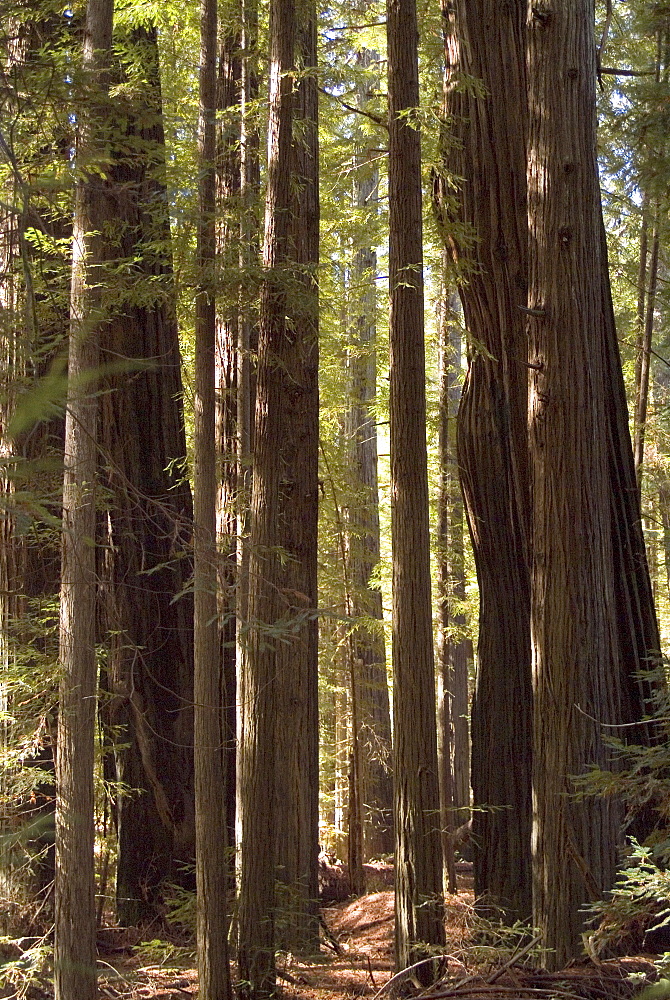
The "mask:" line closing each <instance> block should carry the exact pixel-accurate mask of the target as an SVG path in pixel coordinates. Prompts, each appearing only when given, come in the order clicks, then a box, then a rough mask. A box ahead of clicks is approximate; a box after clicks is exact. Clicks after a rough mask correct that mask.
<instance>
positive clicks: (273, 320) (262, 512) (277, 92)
mask: <svg viewBox="0 0 670 1000" xmlns="http://www.w3.org/2000/svg"><path fill="white" fill-rule="evenodd" d="M294 50H295V8H294V4H293V0H274V2H273V3H272V4H271V6H270V119H269V124H268V182H267V193H266V206H265V237H264V247H263V266H264V270H265V278H264V281H263V285H262V289H261V305H260V326H259V342H258V378H257V389H256V420H255V447H254V469H253V487H252V505H251V526H250V527H251V537H250V545H249V549H250V553H249V595H248V610H247V616H248V624H247V630H246V636H245V655H244V678H243V685H242V696H243V700H242V717H243V725H242V747H241V755H240V765H241V766H240V782H241V790H240V795H241V804H242V846H243V850H242V866H241V879H240V895H239V944H238V965H239V971H240V978H241V980H242V981H243V983H244V987H243V989H244V991H245V993H246V994H247V995H248V996H249V997H251V998H254V1000H255V998H259V1000H260V998H263V997H268V996H270V995H271V994H272V993H273V992H274V986H275V965H274V950H275V928H274V922H275V913H274V909H275V850H274V844H275V823H274V817H273V810H272V809H270V808H268V804H269V803H271V802H274V796H275V787H276V786H275V735H276V725H275V723H276V713H277V704H278V700H277V690H276V671H277V651H276V649H277V643H278V642H279V641H280V639H281V635H277V622H278V620H279V618H280V617H281V607H280V602H279V586H280V558H279V552H278V546H279V545H280V544H281V540H282V535H281V532H280V530H279V524H278V519H277V514H278V511H279V509H280V489H281V479H282V473H283V461H282V426H283V418H282V409H283V406H284V389H285V381H286V379H287V373H286V370H285V368H284V365H283V363H282V362H283V359H284V354H285V351H286V348H287V345H288V343H289V338H288V331H287V323H286V296H287V288H286V281H285V274H284V273H282V271H283V269H284V268H285V267H286V265H287V262H288V260H289V245H288V244H289V233H290V213H291V208H292V200H291V183H290V180H291V157H292V122H293V70H294ZM280 631H281V630H280ZM273 633H274V634H273Z"/></svg>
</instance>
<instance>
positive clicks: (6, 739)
mask: <svg viewBox="0 0 670 1000" xmlns="http://www.w3.org/2000/svg"><path fill="white" fill-rule="evenodd" d="M20 6H21V5H19V9H18V10H19V11H20ZM33 13H34V12H33V11H31V10H29V9H28V7H27V6H26V7H25V10H24V11H23V12H22V15H21V16H19V13H18V12H17V16H15V17H7V18H6V19H5V21H4V23H3V37H2V42H3V59H2V73H3V78H4V79H5V80H6V81H7V84H8V86H7V90H6V95H5V114H8V113H10V114H11V117H12V128H11V132H9V133H7V134H6V135H4V136H3V141H4V149H3V153H4V158H6V159H7V160H8V162H9V165H10V172H9V175H8V177H7V178H6V181H5V183H4V184H3V208H2V211H0V371H1V375H0V378H1V380H2V392H1V398H2V402H1V403H0V427H1V428H2V431H1V443H0V456H1V461H2V468H1V471H0V493H1V494H2V514H1V515H0V671H2V674H3V679H2V681H1V682H0V704H1V705H2V711H3V722H2V725H1V728H0V741H1V742H2V746H3V749H5V750H9V749H10V748H11V747H16V746H17V745H19V743H20V742H24V743H25V742H26V741H28V740H29V741H30V743H31V744H32V746H33V748H34V750H33V752H32V753H30V754H28V755H27V756H26V758H24V760H23V761H22V763H21V764H20V765H16V766H13V765H8V764H6V766H5V767H4V768H3V769H2V775H1V777H0V790H1V793H2V795H3V796H5V802H6V804H7V805H6V807H5V809H4V810H3V815H2V820H1V824H0V826H1V829H0V843H1V845H2V846H1V847H0V881H1V882H2V885H3V895H4V897H5V898H6V899H12V900H17V901H18V900H21V899H22V898H23V897H24V894H27V896H28V897H29V898H31V899H33V900H35V899H37V900H38V901H39V904H40V905H39V907H38V910H37V914H38V916H37V917H36V918H35V919H36V921H37V922H36V925H35V927H34V928H33V929H32V930H31V931H30V932H31V933H35V934H38V933H42V932H43V929H44V926H45V925H46V926H48V925H50V924H51V923H52V922H53V881H54V876H55V856H54V812H55V785H54V780H55V777H54V746H55V741H56V740H55V737H56V731H55V729H56V711H55V702H56V700H57V693H56V689H55V686H54V684H55V682H52V681H48V680H47V677H46V671H47V670H49V667H50V665H51V664H52V663H53V661H54V660H55V659H56V656H57V648H54V647H55V646H56V647H57V638H55V636H54V631H55V626H57V623H58V610H57V603H58V593H59V588H60V576H61V574H60V536H59V534H58V531H57V529H56V528H55V527H54V526H53V525H50V524H48V521H47V519H46V518H45V516H44V514H45V511H48V512H49V513H53V514H54V515H57V514H58V513H59V512H60V503H61V499H62V459H63V434H64V420H63V418H62V416H60V415H57V416H54V415H53V409H52V407H51V405H50V404H49V402H48V401H46V400H43V399H42V400H41V403H40V402H37V403H36V400H35V399H34V398H33V399H32V401H31V394H32V393H33V392H34V391H35V390H37V398H38V399H40V396H39V382H40V380H43V379H44V378H45V377H46V376H47V375H48V373H49V371H50V370H52V366H54V365H55V364H56V361H55V359H56V357H57V355H58V353H59V349H60V348H61V346H62V342H63V340H64V338H65V337H66V336H67V327H68V311H67V310H68V304H67V295H68V277H69V269H68V261H67V260H66V259H63V258H61V257H60V256H59V254H58V253H56V252H54V251H53V250H47V249H46V248H45V247H44V246H42V247H41V248H40V250H39V251H36V250H35V248H33V247H31V245H30V244H29V242H28V240H27V239H26V235H27V233H26V230H27V228H28V227H30V226H32V225H35V223H36V222H37V220H38V219H39V225H40V229H41V231H42V232H43V233H44V236H45V237H46V239H47V240H48V239H49V238H52V239H53V240H54V241H56V240H62V241H67V239H68V238H69V237H70V236H71V231H72V226H71V219H70V218H68V217H63V215H62V213H61V212H60V211H56V210H54V207H53V204H52V199H53V198H54V191H53V186H52V185H53V176H52V175H46V174H42V173H40V174H39V179H38V176H36V174H37V173H38V171H39V170H40V165H41V164H43V163H44V162H45V161H48V160H55V161H56V163H58V161H59V160H60V161H61V162H65V160H66V157H67V152H66V150H65V143H64V141H63V139H64V137H63V134H62V133H60V131H59V129H58V125H57V119H54V126H55V131H54V137H53V141H52V142H51V143H49V144H47V145H39V146H38V148H37V149H35V148H34V140H35V138H36V135H35V130H36V128H38V126H37V125H36V115H37V113H38V110H41V108H42V101H45V100H49V99H55V100H58V98H59V97H60V96H61V94H60V89H59V84H58V82H54V84H53V92H52V85H51V84H52V81H53V80H54V77H53V76H50V77H49V82H45V77H44V72H45V70H46V73H47V74H49V71H50V70H51V69H52V68H53V67H52V66H50V65H49V64H50V62H53V58H54V56H53V51H52V45H53V46H56V45H57V44H59V43H61V41H62V40H63V38H62V35H63V34H67V31H66V30H65V31H64V29H63V26H62V25H60V26H59V25H58V23H57V21H55V19H53V18H50V19H47V20H36V19H34V18H33V17H32V14H33ZM59 29H60V30H59ZM45 38H47V39H49V43H50V44H47V45H45V44H44V39H45ZM38 134H39V133H38ZM26 149H27V152H26ZM26 157H27V158H28V159H27V162H26ZM28 173H31V175H32V177H33V180H32V182H31V184H30V185H27V184H26V183H25V178H26V175H27V174H28ZM38 213H39V214H38ZM57 497H58V499H56V498H57ZM20 665H22V666H21V668H20V669H21V670H22V671H23V673H24V675H25V676H24V681H25V679H26V678H28V676H29V674H30V671H35V672H37V673H38V674H39V676H40V678H41V682H42V684H41V686H42V692H43V699H42V701H41V704H40V705H39V708H38V709H37V715H36V716H35V715H34V716H33V718H24V717H23V713H22V712H20V711H15V710H14V706H13V694H12V690H11V685H9V686H8V685H7V684H6V678H7V677H9V676H11V675H14V677H15V680H16V681H18V682H19V683H21V679H20V676H16V671H17V667H19V666H20ZM17 708H18V706H17ZM32 708H33V711H34V710H35V708H36V705H35V703H33V704H32ZM6 760H7V758H6ZM28 768H33V769H34V772H33V773H34V781H35V784H34V787H33V788H32V789H30V790H29V791H28V792H27V793H23V792H21V793H19V794H17V790H16V787H15V785H14V784H13V781H14V777H15V775H16V771H17V769H20V771H21V774H22V778H23V781H22V786H23V787H24V788H25V777H26V773H27V769H28ZM17 848H18V850H17ZM26 852H27V855H28V856H27V857H26ZM12 918H13V913H12V912H11V908H5V913H4V914H3V918H2V923H3V927H4V933H5V934H8V935H12V933H13V932H14V931H15V928H14V927H13V926H12Z"/></svg>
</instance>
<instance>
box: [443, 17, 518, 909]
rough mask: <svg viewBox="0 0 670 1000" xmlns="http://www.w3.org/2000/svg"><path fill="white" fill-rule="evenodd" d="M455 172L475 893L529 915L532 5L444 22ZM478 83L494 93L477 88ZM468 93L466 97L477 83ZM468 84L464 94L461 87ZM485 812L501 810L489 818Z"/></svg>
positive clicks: (447, 207)
mask: <svg viewBox="0 0 670 1000" xmlns="http://www.w3.org/2000/svg"><path fill="white" fill-rule="evenodd" d="M445 15H446V16H445V24H446V25H447V26H448V28H447V32H446V36H445V38H446V57H447V58H446V62H447V74H446V109H447V113H448V114H449V115H450V116H452V120H453V130H454V133H455V134H454V135H453V136H452V137H450V138H449V139H448V140H447V143H448V154H447V167H448V169H449V170H451V171H452V172H453V173H454V174H455V175H456V176H457V177H462V178H463V182H462V186H461V192H460V198H459V204H458V207H457V208H456V211H455V213H454V210H453V207H452V201H453V199H452V198H451V196H450V195H449V193H448V191H447V190H446V189H440V186H439V185H438V190H437V196H438V211H439V214H440V217H441V218H442V220H443V222H444V224H445V227H446V229H445V238H447V239H448V241H449V242H450V244H451V248H452V251H453V254H454V258H455V262H456V267H457V269H458V271H460V273H461V275H462V276H463V282H462V284H461V286H460V293H461V299H462V302H463V310H464V314H465V323H466V328H467V330H468V334H469V340H470V358H469V366H468V374H467V377H466V381H465V385H464V387H463V394H462V399H461V404H460V409H459V417H458V462H459V469H460V474H461V483H462V488H463V493H464V498H465V506H466V513H467V518H468V525H469V528H470V536H471V539H472V544H473V550H474V555H475V563H476V567H477V578H478V581H479V591H480V615H479V648H478V654H477V655H478V663H477V677H476V683H475V692H474V700H473V706H472V790H473V797H474V806H475V812H474V813H473V844H474V846H475V855H474V858H475V892H476V895H477V896H487V897H489V898H490V899H491V900H492V901H493V902H494V903H495V904H496V905H497V906H499V907H502V908H503V910H504V912H505V913H506V915H507V916H508V918H510V919H526V918H528V917H529V916H530V912H531V894H532V892H531V872H530V819H531V799H530V768H531V675H530V632H529V614H530V589H529V588H530V584H529V575H528V564H527V551H528V540H527V537H528V503H529V501H528V468H527V466H528V461H527V444H526V431H525V422H526V406H527V402H526V401H527V371H526V367H525V359H526V353H527V349H526V333H525V323H524V315H523V313H522V311H521V309H520V308H519V307H520V306H522V307H525V304H526V287H527V274H526V270H527V263H526V262H527V220H526V206H525V200H524V198H525V185H526V181H525V170H526V163H525V129H526V107H525V87H526V82H525V66H524V38H525V16H526V12H525V4H523V3H509V4H503V5H501V4H498V3H497V2H495V0H475V2H468V3H466V2H464V0H457V2H456V3H455V5H449V7H448V8H445ZM473 78H474V79H475V80H481V81H482V84H483V93H482V92H481V91H479V90H478V89H476V88H473V84H472V79H473ZM468 80H469V81H470V82H469V83H468V82H466V81H468ZM461 84H463V85H461ZM478 806H492V807H493V809H492V810H488V809H484V810H480V809H478V808H477V807H478Z"/></svg>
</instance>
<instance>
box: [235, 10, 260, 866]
mask: <svg viewBox="0 0 670 1000" xmlns="http://www.w3.org/2000/svg"><path fill="white" fill-rule="evenodd" d="M241 27H242V31H241V38H240V42H241V48H242V60H241V79H240V203H241V210H242V215H241V220H240V255H239V264H240V271H241V273H242V274H243V275H245V273H246V271H248V272H249V278H248V279H246V280H244V281H243V282H242V283H241V286H240V322H239V328H238V338H239V339H238V352H237V373H236V382H237V454H238V474H239V478H238V483H237V493H238V522H239V523H238V546H237V602H236V608H237V635H236V639H237V657H236V661H237V678H236V679H237V698H236V703H237V761H236V800H237V801H236V806H237V809H236V846H237V848H238V850H239V847H240V843H241V830H242V796H241V795H240V783H239V780H237V774H238V773H239V769H240V754H241V748H242V745H243V742H244V738H243V731H242V727H243V725H244V703H245V694H244V677H245V669H244V655H245V653H244V647H245V635H246V627H247V618H248V613H247V605H248V594H249V545H248V536H249V531H250V509H251V489H252V465H253V438H254V403H255V398H256V374H255V367H254V361H253V356H254V352H255V351H256V348H257V346H258V344H257V341H258V315H257V303H256V300H255V299H254V301H253V302H250V301H249V298H248V294H247V293H246V289H247V287H252V288H254V287H256V285H255V282H254V281H253V280H252V278H253V276H254V275H256V274H257V272H258V266H259V243H260V223H259V210H260V205H259V201H260V199H259V193H260V159H259V144H260V143H259V133H258V126H257V123H256V115H255V110H254V102H255V101H257V100H258V92H259V84H258V5H257V0H242V18H241Z"/></svg>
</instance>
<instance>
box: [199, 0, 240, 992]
mask: <svg viewBox="0 0 670 1000" xmlns="http://www.w3.org/2000/svg"><path fill="white" fill-rule="evenodd" d="M216 38H217V4H216V0H202V6H201V21H200V39H201V47H200V121H199V141H198V147H199V148H198V153H199V156H198V159H199V185H198V188H199V202H200V205H199V216H198V245H197V264H198V289H197V295H196V306H195V428H194V442H193V458H194V475H193V486H194V503H193V590H194V595H195V601H194V647H193V651H194V684H193V701H194V749H195V753H194V758H195V829H196V890H197V904H198V905H197V934H198V983H199V986H200V996H201V997H202V1000H230V998H231V997H232V989H231V983H230V970H229V966H228V947H227V943H228V921H227V913H226V909H227V907H226V895H227V889H228V879H227V873H226V867H227V859H226V846H227V845H226V795H225V791H226V790H225V784H224V767H223V748H224V746H225V740H226V732H225V727H224V720H223V718H222V702H223V696H224V693H223V690H222V687H223V683H222V681H223V678H222V670H221V662H220V657H219V638H218V626H217V573H216V558H217V554H216V496H217V474H216V440H215V393H214V370H215V353H216V301H215V292H214V262H215V255H216V56H217V52H216Z"/></svg>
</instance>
